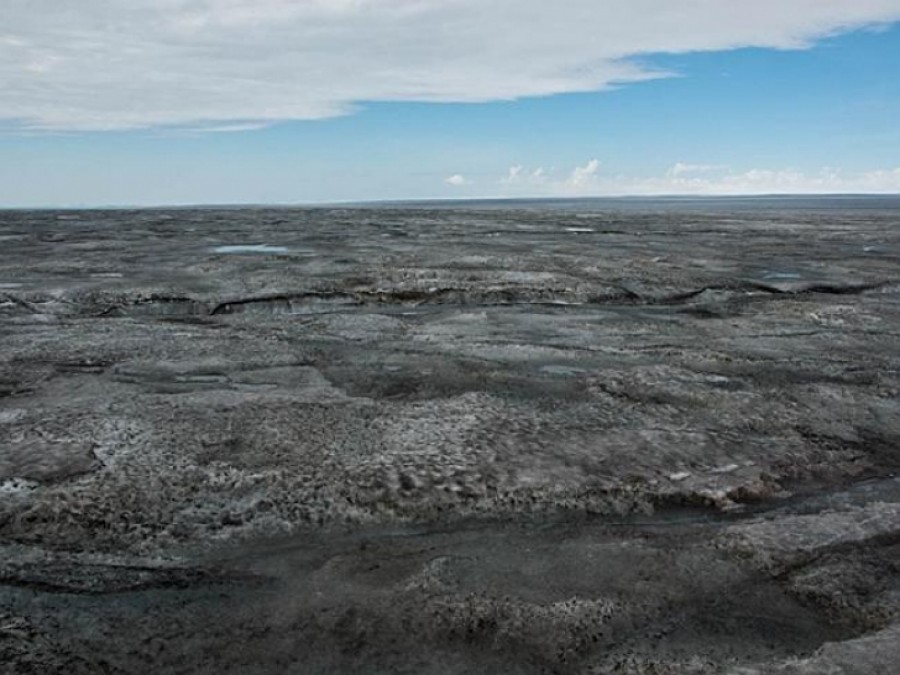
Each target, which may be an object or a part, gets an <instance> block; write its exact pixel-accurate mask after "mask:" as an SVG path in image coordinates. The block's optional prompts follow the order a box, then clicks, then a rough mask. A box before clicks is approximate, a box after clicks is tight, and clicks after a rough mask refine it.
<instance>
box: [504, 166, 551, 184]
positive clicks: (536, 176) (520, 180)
mask: <svg viewBox="0 0 900 675" xmlns="http://www.w3.org/2000/svg"><path fill="white" fill-rule="evenodd" d="M546 180H547V175H546V172H545V171H544V168H543V167H540V166H539V167H538V168H536V169H533V170H528V171H526V170H525V167H523V166H521V165H516V166H511V167H509V172H508V173H507V174H506V176H505V177H504V178H501V179H500V183H502V184H503V185H516V186H529V185H541V184H542V183H544V182H546Z"/></svg>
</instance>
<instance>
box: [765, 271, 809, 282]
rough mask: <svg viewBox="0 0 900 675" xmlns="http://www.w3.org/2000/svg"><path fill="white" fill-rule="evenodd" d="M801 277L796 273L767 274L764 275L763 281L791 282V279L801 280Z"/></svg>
mask: <svg viewBox="0 0 900 675" xmlns="http://www.w3.org/2000/svg"><path fill="white" fill-rule="evenodd" d="M800 278H801V277H800V275H799V274H797V273H796V272H774V271H773V272H766V273H765V274H764V275H763V279H772V280H778V279H781V280H789V279H800Z"/></svg>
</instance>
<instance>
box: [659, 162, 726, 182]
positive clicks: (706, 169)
mask: <svg viewBox="0 0 900 675" xmlns="http://www.w3.org/2000/svg"><path fill="white" fill-rule="evenodd" d="M725 168H727V167H723V166H718V165H715V164H687V163H685V162H676V163H675V164H674V165H673V166H672V168H671V169H669V170H668V172H666V175H667V176H670V177H672V178H678V177H680V176H686V175H691V174H698V173H710V172H712V171H718V170H720V169H725Z"/></svg>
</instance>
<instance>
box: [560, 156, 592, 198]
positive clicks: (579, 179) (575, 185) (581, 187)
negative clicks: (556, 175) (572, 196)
mask: <svg viewBox="0 0 900 675" xmlns="http://www.w3.org/2000/svg"><path fill="white" fill-rule="evenodd" d="M599 170H600V160H598V159H592V160H591V161H589V162H588V163H587V164H585V165H584V166H576V167H575V168H574V169H573V170H572V173H571V175H570V176H569V178H568V180H567V181H566V182H565V187H566V188H567V189H569V190H571V191H572V192H585V191H590V190H593V189H595V188H596V186H597V171H599Z"/></svg>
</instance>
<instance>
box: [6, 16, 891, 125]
mask: <svg viewBox="0 0 900 675" xmlns="http://www.w3.org/2000/svg"><path fill="white" fill-rule="evenodd" d="M895 20H900V0H854V1H853V2H849V1H847V0H756V2H753V3H737V2H725V1H724V0H680V1H679V2H677V3H676V2H672V1H671V0H631V1H630V2H617V1H616V2H614V1H612V0H568V1H567V2H565V3H558V2H556V3H551V2H547V1H546V0H492V1H491V2H484V1H483V0H130V1H129V2H122V1H121V0H81V1H79V2H77V3H65V2H59V0H0V120H5V121H7V122H8V123H11V122H14V123H15V124H16V125H18V126H21V127H25V128H32V129H51V130H53V129H56V130H59V129H127V128H141V127H154V126H166V125H193V126H196V125H198V124H205V125H209V126H210V127H212V128H214V127H215V126H216V125H220V126H222V127H223V128H227V127H229V126H230V125H231V124H232V123H234V121H235V120H237V121H239V122H240V123H242V124H252V123H256V124H259V123H265V122H269V121H276V120H289V119H319V118H325V117H332V116H336V115H342V114H348V113H351V112H352V111H353V110H354V109H355V108H356V106H358V105H359V104H362V103H365V102H368V101H432V102H445V101H455V102H478V101H493V100H508V99H515V98H519V97H527V96H545V95H551V94H558V93H567V92H579V91H593V90H600V89H603V88H605V87H608V86H610V85H614V84H621V83H629V82H640V81H642V80H647V79H652V78H656V77H661V76H664V75H665V73H660V72H657V71H655V70H654V69H653V68H651V67H648V66H647V65H644V64H643V61H641V62H639V60H637V59H636V58H635V57H640V56H642V55H647V54H654V53H685V52H696V51H711V50H728V49H735V48H739V47H748V46H755V47H770V48H777V49H795V48H803V47H806V46H808V45H810V44H811V43H813V42H814V41H816V40H818V39H820V38H822V37H824V36H828V35H832V34H835V33H838V32H841V31H846V30H850V29H854V28H858V27H861V26H870V25H876V24H880V23H884V22H892V21H895Z"/></svg>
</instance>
